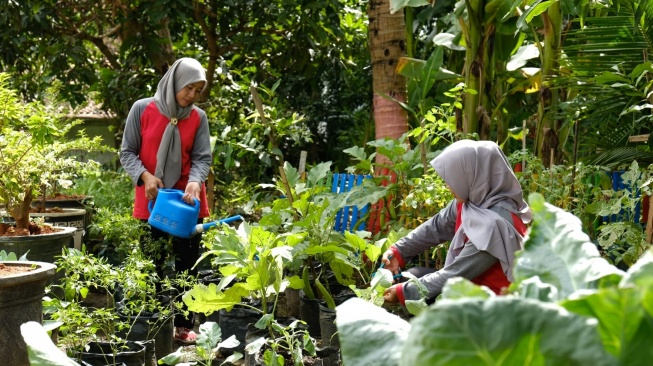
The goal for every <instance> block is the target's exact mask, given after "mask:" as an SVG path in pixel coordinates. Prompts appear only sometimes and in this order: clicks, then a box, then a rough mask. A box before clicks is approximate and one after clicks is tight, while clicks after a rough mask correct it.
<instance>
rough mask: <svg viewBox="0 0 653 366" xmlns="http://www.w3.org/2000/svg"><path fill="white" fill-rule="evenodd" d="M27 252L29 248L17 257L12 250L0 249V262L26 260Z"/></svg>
mask: <svg viewBox="0 0 653 366" xmlns="http://www.w3.org/2000/svg"><path fill="white" fill-rule="evenodd" d="M28 253H29V250H28V251H27V253H25V254H23V255H21V256H20V258H18V257H17V256H16V253H14V252H9V253H7V252H5V251H4V250H0V262H2V261H26V260H27V254H28Z"/></svg>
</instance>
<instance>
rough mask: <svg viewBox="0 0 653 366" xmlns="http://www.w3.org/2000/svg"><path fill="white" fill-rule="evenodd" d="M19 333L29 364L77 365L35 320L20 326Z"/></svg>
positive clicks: (37, 365)
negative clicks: (25, 346) (25, 348)
mask: <svg viewBox="0 0 653 366" xmlns="http://www.w3.org/2000/svg"><path fill="white" fill-rule="evenodd" d="M20 334H21V336H22V337H23V340H24V341H25V343H26V344H27V352H28V358H29V363H30V365H34V366H79V364H78V363H77V362H75V361H73V360H72V359H70V358H69V357H68V356H67V355H66V353H65V352H63V351H62V350H61V349H59V348H58V347H57V345H55V344H54V342H52V338H50V336H49V335H48V333H47V331H46V329H45V327H43V326H42V325H41V324H39V323H37V322H35V321H29V322H27V323H24V324H22V325H21V326H20Z"/></svg>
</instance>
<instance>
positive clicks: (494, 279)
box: [456, 203, 526, 295]
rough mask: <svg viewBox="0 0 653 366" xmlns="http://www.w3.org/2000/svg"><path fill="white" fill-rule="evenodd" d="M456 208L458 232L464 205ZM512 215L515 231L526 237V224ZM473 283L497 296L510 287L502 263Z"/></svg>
mask: <svg viewBox="0 0 653 366" xmlns="http://www.w3.org/2000/svg"><path fill="white" fill-rule="evenodd" d="M456 208H457V209H458V215H457V216H456V232H457V231H458V228H459V227H460V225H461V224H462V217H463V204H462V203H458V204H456ZM511 215H512V222H513V225H514V226H515V229H516V230H517V231H518V232H519V233H520V234H521V235H522V236H523V235H525V234H526V225H524V222H523V221H522V220H521V219H520V218H519V217H518V216H517V215H515V214H514V213H511ZM465 242H467V238H465ZM472 282H473V283H475V284H477V285H483V286H487V287H489V288H490V289H491V290H492V291H494V293H496V294H497V295H500V294H501V292H502V291H503V289H504V288H507V287H508V286H510V281H508V278H507V277H506V275H505V274H504V273H503V268H501V262H496V263H495V264H494V265H493V266H492V267H490V269H488V270H487V271H485V272H483V274H481V275H479V276H477V277H476V278H474V279H473V280H472Z"/></svg>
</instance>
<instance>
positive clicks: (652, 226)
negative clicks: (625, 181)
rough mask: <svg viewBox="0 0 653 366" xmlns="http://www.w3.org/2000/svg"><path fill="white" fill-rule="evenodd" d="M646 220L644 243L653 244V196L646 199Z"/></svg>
mask: <svg viewBox="0 0 653 366" xmlns="http://www.w3.org/2000/svg"><path fill="white" fill-rule="evenodd" d="M648 203H649V205H648V218H646V241H647V242H648V243H651V242H653V195H652V196H649V198H648Z"/></svg>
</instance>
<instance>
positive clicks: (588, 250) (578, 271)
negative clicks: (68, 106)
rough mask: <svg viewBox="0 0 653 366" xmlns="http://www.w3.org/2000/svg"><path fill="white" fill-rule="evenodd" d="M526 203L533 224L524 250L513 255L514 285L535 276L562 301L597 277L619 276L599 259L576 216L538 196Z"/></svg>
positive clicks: (595, 249)
mask: <svg viewBox="0 0 653 366" xmlns="http://www.w3.org/2000/svg"><path fill="white" fill-rule="evenodd" d="M529 203H530V207H531V209H532V210H533V224H532V227H531V229H530V231H529V233H528V237H527V239H526V242H525V244H524V250H523V251H521V252H518V253H517V255H516V257H517V260H516V264H515V269H514V277H515V281H516V282H517V283H519V282H521V281H524V280H526V279H528V278H530V277H533V276H538V277H539V278H540V280H541V281H542V282H543V283H546V284H551V285H553V286H554V287H556V288H557V289H558V292H557V293H556V296H557V297H556V298H555V299H564V298H567V297H568V296H569V295H571V294H572V293H573V292H575V291H577V290H581V289H590V288H596V287H597V286H598V282H599V281H598V280H600V279H601V278H604V277H606V276H621V275H623V272H622V271H621V270H619V269H617V268H616V267H615V266H613V265H611V264H610V263H608V261H606V260H605V259H603V258H602V257H601V256H600V254H599V251H598V249H597V248H596V245H595V244H594V243H592V242H591V241H590V238H589V236H587V234H585V233H584V232H583V230H582V224H581V221H580V220H579V219H578V218H577V217H576V216H574V215H573V214H571V213H568V212H565V211H564V210H562V209H560V208H558V207H555V206H553V205H551V204H549V203H547V202H545V200H544V197H542V195H541V194H538V193H534V194H531V195H530V196H529ZM555 299H554V300H555Z"/></svg>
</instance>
